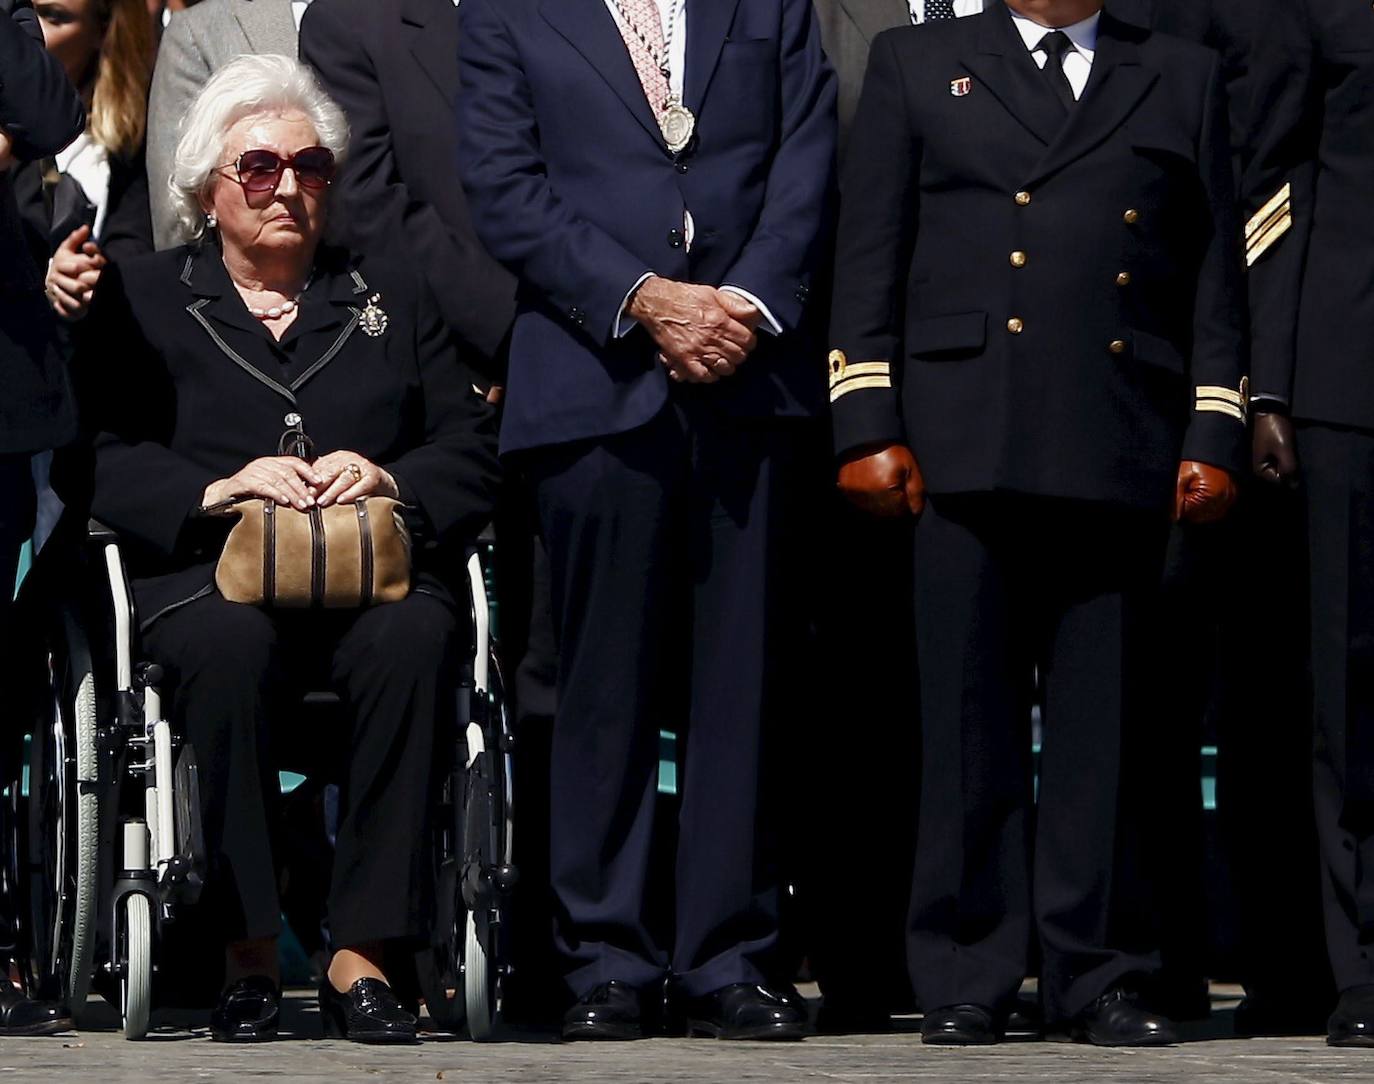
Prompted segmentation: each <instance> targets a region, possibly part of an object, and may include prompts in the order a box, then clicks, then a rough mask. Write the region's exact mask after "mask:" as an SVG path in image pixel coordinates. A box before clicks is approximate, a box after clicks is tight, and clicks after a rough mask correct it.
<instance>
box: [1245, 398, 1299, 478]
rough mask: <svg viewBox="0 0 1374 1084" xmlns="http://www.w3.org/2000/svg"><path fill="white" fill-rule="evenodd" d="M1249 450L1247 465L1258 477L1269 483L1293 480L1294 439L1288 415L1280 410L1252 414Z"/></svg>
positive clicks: (1295, 476) (1295, 450)
mask: <svg viewBox="0 0 1374 1084" xmlns="http://www.w3.org/2000/svg"><path fill="white" fill-rule="evenodd" d="M1250 450H1251V460H1250V465H1251V466H1252V467H1253V468H1254V471H1255V474H1256V475H1257V476H1258V477H1260V478H1262V479H1263V480H1264V481H1266V482H1270V483H1272V484H1273V485H1281V486H1292V485H1296V484H1297V481H1298V452H1297V439H1296V438H1295V437H1294V435H1293V423H1292V421H1291V420H1290V419H1288V418H1286V417H1284V416H1283V415H1282V414H1272V413H1265V412H1262V413H1258V414H1256V415H1255V435H1254V438H1253V440H1252V442H1251V445H1250Z"/></svg>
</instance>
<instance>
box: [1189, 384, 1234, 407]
mask: <svg viewBox="0 0 1374 1084" xmlns="http://www.w3.org/2000/svg"><path fill="white" fill-rule="evenodd" d="M1197 397H1198V399H1225V400H1226V401H1227V402H1228V403H1234V404H1235V405H1236V406H1241V405H1242V404H1243V403H1244V402H1245V398H1244V396H1242V395H1241V393H1240V392H1238V391H1232V390H1231V389H1230V388H1223V387H1220V386H1219V385H1216V384H1199V385H1198V389H1197Z"/></svg>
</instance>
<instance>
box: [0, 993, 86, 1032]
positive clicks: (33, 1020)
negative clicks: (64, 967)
mask: <svg viewBox="0 0 1374 1084" xmlns="http://www.w3.org/2000/svg"><path fill="white" fill-rule="evenodd" d="M72 1027H73V1024H72V1014H71V1012H70V1011H69V1010H68V1009H67V1008H66V1006H64V1005H59V1004H57V1003H56V1002H53V1001H33V1000H31V999H30V998H28V997H27V996H25V994H24V992H23V991H22V990H20V989H19V988H18V987H16V986H15V985H14V984H13V983H10V982H5V981H0V1035H56V1034H57V1033H58V1032H59V1031H71V1030H72Z"/></svg>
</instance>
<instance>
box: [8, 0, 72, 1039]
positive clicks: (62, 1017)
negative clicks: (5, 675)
mask: <svg viewBox="0 0 1374 1084" xmlns="http://www.w3.org/2000/svg"><path fill="white" fill-rule="evenodd" d="M85 123H86V117H85V112H84V110H83V109H82V107H81V99H80V97H79V96H78V95H77V93H76V89H75V88H74V87H73V86H72V84H71V81H70V80H69V79H68V78H67V76H66V73H65V72H63V70H62V65H61V64H60V63H59V62H58V60H57V59H56V58H55V57H53V56H52V55H51V54H50V53H48V52H46V51H45V50H44V48H43V33H42V30H41V29H40V28H39V25H38V20H37V18H36V17H35V16H34V12H33V8H32V7H31V5H30V3H29V0H0V387H3V389H4V392H3V394H0V659H6V658H10V657H11V652H10V649H9V639H10V636H11V634H12V633H13V632H14V630H12V629H11V628H10V622H9V615H10V611H11V607H10V603H11V599H12V596H13V592H14V581H15V575H16V571H17V568H18V564H19V551H20V548H21V547H22V546H23V544H24V541H25V540H26V539H27V538H28V537H29V533H30V532H31V531H32V529H33V501H34V497H33V479H32V477H31V475H30V460H31V458H32V456H33V454H34V453H35V452H38V451H42V450H43V449H46V448H54V447H57V446H58V445H61V444H65V443H66V442H67V441H69V440H70V439H71V438H72V437H73V436H74V435H75V432H76V417H75V412H74V410H73V407H72V403H71V399H70V395H69V389H68V386H67V378H66V373H65V369H64V366H63V362H62V358H61V355H60V354H59V352H58V350H57V347H56V342H55V340H54V337H53V333H52V313H51V312H50V310H49V309H48V305H47V302H46V301H45V300H44V297H43V277H42V272H41V270H40V269H39V268H38V267H35V266H34V262H33V259H32V256H31V254H30V252H29V249H28V245H27V243H26V241H25V239H24V234H23V227H22V225H21V221H20V218H19V209H18V207H17V206H16V204H15V200H14V190H13V174H14V170H15V169H16V167H18V166H19V165H20V164H21V163H24V162H30V161H33V160H35V159H39V158H43V157H46V156H49V155H53V154H56V153H58V152H59V151H61V150H62V149H63V148H64V147H65V146H66V145H67V144H69V143H70V142H71V141H72V140H73V139H75V138H76V137H77V136H79V135H80V134H81V131H82V129H83V127H84V126H85ZM17 737H18V736H17V735H12V734H6V735H4V736H3V752H4V755H5V756H6V757H7V758H8V757H13V756H17V755H18V753H17V750H15V749H13V748H12V741H13V739H16V738H17ZM5 778H7V779H8V778H13V776H12V775H10V774H9V773H8V772H7V773H6V775H5ZM5 860H6V861H7V862H8V860H9V856H5ZM16 917H17V916H13V915H11V916H6V918H7V921H8V922H13V921H14V920H15V918H16ZM4 963H5V964H6V965H8V963H9V961H4ZM70 1027H71V1016H70V1013H69V1011H68V1009H67V1007H66V1006H59V1005H53V1004H44V1003H38V1002H32V1001H29V1000H28V999H26V998H25V997H24V995H23V993H22V992H21V991H20V990H19V989H18V988H17V987H16V986H14V985H13V984H12V983H10V982H8V981H4V980H0V1035H38V1034H50V1033H52V1032H56V1031H62V1030H65V1029H67V1028H70Z"/></svg>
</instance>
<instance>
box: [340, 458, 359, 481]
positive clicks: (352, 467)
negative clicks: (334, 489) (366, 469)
mask: <svg viewBox="0 0 1374 1084" xmlns="http://www.w3.org/2000/svg"><path fill="white" fill-rule="evenodd" d="M344 470H346V471H348V473H349V474H351V475H353V481H355V482H361V481H362V480H363V468H362V467H360V466H358V464H356V463H350V464H348V466H346V467H344Z"/></svg>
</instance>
